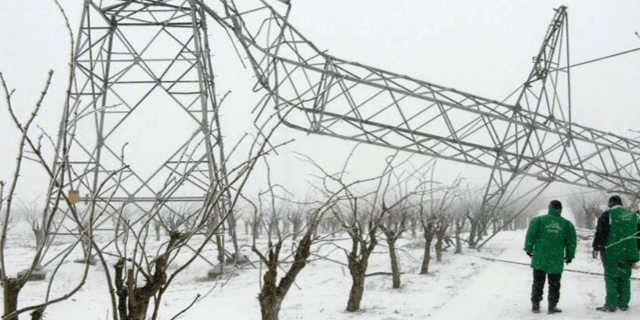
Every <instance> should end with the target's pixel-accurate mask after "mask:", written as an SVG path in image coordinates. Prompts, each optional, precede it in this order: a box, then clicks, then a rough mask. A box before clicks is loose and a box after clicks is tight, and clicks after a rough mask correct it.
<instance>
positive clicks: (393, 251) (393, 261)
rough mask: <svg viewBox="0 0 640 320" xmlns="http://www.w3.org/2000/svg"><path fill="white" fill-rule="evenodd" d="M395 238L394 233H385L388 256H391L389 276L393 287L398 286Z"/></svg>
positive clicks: (398, 268)
mask: <svg viewBox="0 0 640 320" xmlns="http://www.w3.org/2000/svg"><path fill="white" fill-rule="evenodd" d="M396 240H397V238H396V237H395V236H394V234H393V233H392V234H388V235H387V244H388V245H389V257H390V258H391V276H392V279H393V288H395V289H397V288H400V267H399V266H398V255H396Z"/></svg>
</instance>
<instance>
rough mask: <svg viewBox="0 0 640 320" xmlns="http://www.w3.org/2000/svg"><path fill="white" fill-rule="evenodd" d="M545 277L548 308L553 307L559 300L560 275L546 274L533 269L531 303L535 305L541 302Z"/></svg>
mask: <svg viewBox="0 0 640 320" xmlns="http://www.w3.org/2000/svg"><path fill="white" fill-rule="evenodd" d="M547 277H548V278H549V307H555V306H556V305H557V304H558V301H559V300H560V278H561V277H562V274H547V273H546V272H544V271H542V270H536V269H533V288H532V290H531V301H532V302H533V303H537V302H540V301H541V300H542V291H543V290H544V282H545V280H546V278H547Z"/></svg>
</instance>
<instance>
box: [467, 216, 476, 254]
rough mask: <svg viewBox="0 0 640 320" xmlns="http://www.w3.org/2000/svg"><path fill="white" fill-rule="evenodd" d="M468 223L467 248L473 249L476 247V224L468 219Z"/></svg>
mask: <svg viewBox="0 0 640 320" xmlns="http://www.w3.org/2000/svg"><path fill="white" fill-rule="evenodd" d="M469 222H470V224H471V230H469V248H472V249H473V248H475V247H476V233H477V232H478V224H477V223H476V222H475V221H473V220H471V219H469Z"/></svg>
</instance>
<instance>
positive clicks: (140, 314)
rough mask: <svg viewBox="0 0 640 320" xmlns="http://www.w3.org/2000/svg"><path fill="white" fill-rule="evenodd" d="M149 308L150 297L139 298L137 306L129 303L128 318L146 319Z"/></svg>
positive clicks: (132, 319)
mask: <svg viewBox="0 0 640 320" xmlns="http://www.w3.org/2000/svg"><path fill="white" fill-rule="evenodd" d="M148 309H149V299H148V298H147V299H141V300H137V301H136V304H135V306H134V305H131V304H129V317H128V318H127V320H145V319H146V317H147V310H148Z"/></svg>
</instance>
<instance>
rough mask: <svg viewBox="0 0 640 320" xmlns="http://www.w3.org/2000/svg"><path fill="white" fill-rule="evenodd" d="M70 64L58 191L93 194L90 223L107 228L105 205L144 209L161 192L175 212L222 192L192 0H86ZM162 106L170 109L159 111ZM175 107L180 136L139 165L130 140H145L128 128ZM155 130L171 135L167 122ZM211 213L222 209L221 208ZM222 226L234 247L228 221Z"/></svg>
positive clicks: (214, 109)
mask: <svg viewBox="0 0 640 320" xmlns="http://www.w3.org/2000/svg"><path fill="white" fill-rule="evenodd" d="M73 62H74V66H73V74H74V82H73V88H72V91H71V93H70V99H71V101H70V109H69V110H70V111H69V114H68V115H66V117H67V118H69V119H77V120H76V121H73V122H71V123H70V124H69V125H70V126H71V127H70V128H67V129H68V131H69V132H71V133H72V134H70V135H69V136H68V141H69V145H70V147H71V148H73V152H71V153H70V156H69V162H68V163H69V168H68V171H69V177H70V178H71V177H73V179H72V180H71V181H67V182H66V183H65V185H63V186H62V188H63V189H64V193H65V194H66V193H67V192H68V191H69V190H78V191H79V192H80V195H81V199H82V200H81V201H89V200H91V198H92V197H96V198H97V205H98V206H99V207H100V206H102V209H104V210H105V212H106V214H104V215H103V216H102V218H101V219H100V220H98V221H95V224H94V228H97V230H101V229H102V230H104V229H108V228H109V227H110V226H111V225H110V224H105V223H106V222H107V221H108V220H109V219H110V218H111V217H113V216H114V214H116V210H117V208H116V205H113V204H118V203H119V204H122V203H127V204H128V205H133V206H135V207H137V208H139V209H141V211H142V212H145V210H148V209H149V207H148V206H149V205H151V204H152V205H157V204H158V203H160V202H163V201H165V200H167V199H168V201H170V202H167V203H166V204H165V206H166V208H167V209H168V210H169V211H172V212H173V213H176V212H177V211H178V209H177V207H178V206H180V205H183V204H184V203H185V202H198V201H201V200H203V198H204V196H205V195H206V194H207V193H208V192H213V193H216V192H220V193H222V192H223V190H224V185H225V180H226V171H225V157H224V150H223V145H222V140H221V139H220V137H221V128H220V123H219V121H218V102H217V100H216V93H215V85H214V74H213V72H212V68H211V61H210V47H209V42H208V39H207V24H206V19H205V16H204V14H203V12H202V11H201V10H200V9H198V7H197V6H196V5H195V4H194V3H193V1H185V0H176V1H173V0H167V1H153V0H137V1H117V0H108V1H85V3H84V9H83V12H82V19H81V28H80V33H79V35H78V39H77V42H76V48H75V52H74V61H73ZM168 110H169V111H170V112H172V113H169V114H162V113H164V112H167V111H168ZM176 112H178V113H180V114H181V116H182V117H183V118H182V119H185V118H186V119H188V120H187V121H186V122H188V125H189V126H190V127H189V128H187V129H185V128H184V122H185V121H183V123H182V124H183V127H180V128H179V130H180V131H181V132H183V133H186V134H183V135H182V137H181V138H182V139H183V141H182V142H181V144H180V145H179V146H178V147H177V148H176V149H175V150H171V153H170V156H169V157H168V158H165V160H164V161H163V162H162V163H161V165H160V166H158V167H154V168H149V167H148V166H146V165H144V164H142V165H141V161H143V159H141V158H140V157H145V155H144V154H142V155H138V154H136V152H137V148H144V147H145V145H146V144H152V143H153V142H154V141H140V139H139V138H138V139H136V138H137V137H135V136H134V137H132V136H131V134H132V132H133V134H136V132H142V131H145V130H150V129H149V128H147V127H146V126H147V124H148V120H149V119H150V118H151V119H153V117H154V116H156V117H171V115H175V114H176ZM184 115H186V117H185V116H184ZM134 118H135V119H134ZM132 119H134V120H132ZM176 125H177V124H176ZM159 130H163V131H164V130H166V132H169V133H173V132H175V133H176V134H177V129H176V128H172V127H162V128H159ZM61 132H62V131H61ZM134 143H137V145H133V146H132V145H131V144H134ZM58 145H59V147H58V148H60V142H58ZM125 146H126V148H125ZM159 147H160V148H163V149H165V148H166V147H165V146H159ZM58 154H60V150H58ZM131 154H133V156H131ZM136 156H137V158H136ZM153 156H154V154H147V155H146V157H153ZM132 158H133V159H132ZM130 159H132V160H130ZM56 164H57V165H59V164H60V159H58V162H56ZM129 164H130V166H129V167H127V168H126V169H125V170H123V171H122V172H121V174H117V175H115V176H113V177H111V178H110V177H109V174H110V173H111V172H113V171H114V170H117V169H119V168H122V167H123V166H125V165H129ZM136 164H137V167H136ZM140 171H145V172H146V174H141V173H140ZM104 181H106V182H105V184H104V186H103V187H102V188H101V189H100V186H99V185H100V184H101V183H102V182H104ZM212 189H213V190H212ZM170 195H171V197H169V196H170ZM107 201H110V202H109V203H111V204H109V205H107ZM224 202H225V201H221V203H224ZM145 203H146V204H147V207H145ZM217 211H218V215H219V216H220V215H223V214H224V213H225V208H224V207H222V206H221V207H220V208H218V209H217ZM183 214H184V213H183ZM138 220H140V219H138ZM231 221H233V218H231ZM135 222H136V221H134V222H133V223H135ZM229 225H230V226H233V223H232V222H231V223H230V224H229ZM230 232H232V238H233V240H234V245H236V250H237V244H236V243H235V235H234V234H233V232H234V231H233V228H231V230H230Z"/></svg>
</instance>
